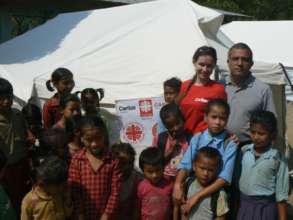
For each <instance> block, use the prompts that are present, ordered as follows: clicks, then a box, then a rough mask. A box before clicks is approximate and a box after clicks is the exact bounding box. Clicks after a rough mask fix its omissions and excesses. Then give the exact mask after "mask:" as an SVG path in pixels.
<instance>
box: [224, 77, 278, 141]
mask: <svg viewBox="0 0 293 220" xmlns="http://www.w3.org/2000/svg"><path fill="white" fill-rule="evenodd" d="M225 84H226V88H225V89H226V93H227V96H228V103H229V105H230V108H231V110H230V112H231V113H230V116H229V120H228V124H227V128H228V130H229V131H231V132H233V133H234V134H236V135H237V137H238V138H239V139H240V141H241V142H244V141H248V140H250V137H249V120H250V117H251V114H252V113H253V112H254V111H259V110H266V111H271V112H273V113H274V114H275V115H276V110H275V105H274V101H273V95H272V91H271V89H270V87H269V86H268V85H267V84H265V83H263V82H261V81H260V80H258V79H256V78H255V77H254V76H252V74H249V76H248V78H247V79H246V80H245V81H244V82H243V83H242V85H241V87H237V86H235V85H233V84H232V82H231V79H230V77H227V79H226V82H225Z"/></svg>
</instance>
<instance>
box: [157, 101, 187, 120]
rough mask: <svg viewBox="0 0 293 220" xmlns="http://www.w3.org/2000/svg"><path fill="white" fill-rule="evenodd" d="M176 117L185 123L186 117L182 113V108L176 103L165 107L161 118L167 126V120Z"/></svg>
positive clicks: (161, 112)
mask: <svg viewBox="0 0 293 220" xmlns="http://www.w3.org/2000/svg"><path fill="white" fill-rule="evenodd" d="M170 115H174V116H175V117H176V118H180V119H181V120H182V121H183V122H184V116H183V114H182V112H181V111H180V107H179V106H178V105H177V104H176V103H170V104H167V105H164V106H163V107H162V108H161V110H160V118H161V120H162V122H163V124H164V125H166V119H167V118H168V117H170Z"/></svg>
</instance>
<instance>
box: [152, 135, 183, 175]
mask: <svg viewBox="0 0 293 220" xmlns="http://www.w3.org/2000/svg"><path fill="white" fill-rule="evenodd" d="M158 139H159V136H157V137H155V138H154V139H153V146H158ZM171 141H172V140H171V137H170V135H169V134H168V138H167V141H166V146H165V152H164V153H165V154H167V153H168V152H170V151H171ZM178 144H179V145H180V149H179V150H178V151H176V152H175V153H173V155H172V158H171V159H170V161H168V163H167V164H166V165H165V168H164V175H165V176H171V177H176V175H177V173H178V169H177V166H178V165H179V163H180V161H181V160H182V158H183V155H184V153H185V152H186V150H187V148H188V141H187V138H186V137H182V138H180V140H178Z"/></svg>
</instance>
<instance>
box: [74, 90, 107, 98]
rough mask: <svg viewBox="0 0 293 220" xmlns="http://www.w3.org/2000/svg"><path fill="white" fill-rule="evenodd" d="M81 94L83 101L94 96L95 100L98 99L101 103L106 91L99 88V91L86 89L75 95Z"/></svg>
mask: <svg viewBox="0 0 293 220" xmlns="http://www.w3.org/2000/svg"><path fill="white" fill-rule="evenodd" d="M79 93H80V94H81V99H84V98H86V95H88V94H90V95H92V96H94V97H95V98H97V100H98V101H101V100H102V99H103V98H104V95H105V91H104V89H102V88H98V89H93V88H86V89H84V90H82V91H77V92H75V94H77V95H78V94H79Z"/></svg>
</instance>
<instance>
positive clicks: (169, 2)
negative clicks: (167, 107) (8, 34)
mask: <svg viewBox="0 0 293 220" xmlns="http://www.w3.org/2000/svg"><path fill="white" fill-rule="evenodd" d="M222 21H223V14H221V13H219V12H217V11H215V10H212V9H209V8H206V7H203V6H200V5H197V4H196V3H194V2H192V1H190V0H158V1H152V2H146V3H140V4H134V5H127V6H120V7H114V8H108V9H100V10H92V11H83V12H75V13H66V14H61V15H58V16H57V17H56V18H54V19H52V20H50V21H48V22H46V23H45V24H44V25H42V26H39V27H37V28H35V29H33V30H31V31H29V32H27V33H25V34H23V35H21V36H19V37H16V38H14V39H12V40H10V41H8V42H6V43H4V44H2V45H0V51H1V53H0V76H2V77H5V78H7V79H8V80H9V81H11V82H12V84H13V85H14V90H15V95H16V97H17V99H18V101H21V100H22V101H27V100H28V99H29V98H30V97H31V96H36V97H38V98H40V99H46V98H49V97H50V96H52V93H50V92H48V91H47V89H46V87H45V81H46V80H47V79H49V78H50V75H51V72H52V71H53V70H54V69H56V68H57V67H66V68H68V69H70V70H71V71H72V72H73V73H74V78H75V81H76V88H75V89H76V90H79V89H83V88H86V87H94V88H96V87H102V88H104V89H105V91H106V96H105V99H104V102H106V103H114V101H115V100H118V99H128V98H141V97H150V96H157V95H160V94H161V93H162V82H163V81H164V80H166V79H167V78H170V77H172V76H177V77H179V78H181V79H183V80H185V79H187V78H190V77H191V76H192V75H193V73H194V70H193V66H192V62H191V58H192V55H193V53H194V51H195V50H196V48H198V47H199V46H202V45H212V46H214V47H215V48H216V49H217V51H218V57H219V60H218V65H219V69H220V70H221V71H226V72H227V66H226V57H227V48H226V47H225V46H224V44H223V43H222V42H221V41H219V39H217V38H216V33H217V32H218V29H219V27H220V26H221V24H222ZM253 72H254V73H255V74H256V76H257V77H259V78H260V79H262V80H264V81H265V82H267V83H270V84H271V85H274V86H275V87H276V88H277V89H276V91H277V92H276V93H275V94H276V96H277V98H276V100H277V101H278V105H277V106H278V112H279V115H280V116H281V117H280V118H281V120H280V122H281V123H282V124H283V122H284V117H282V116H284V114H283V112H284V109H285V108H284V105H283V103H282V101H283V97H284V96H283V84H284V77H283V73H282V70H281V69H280V66H279V65H276V64H265V63H257V62H256V64H255V65H254V70H253ZM282 127H284V126H282Z"/></svg>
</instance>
